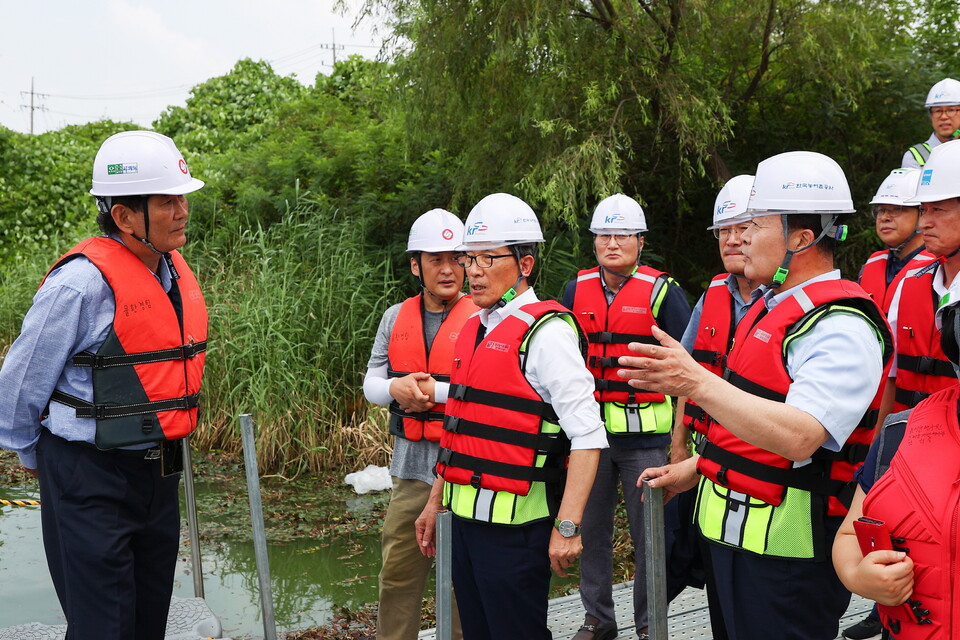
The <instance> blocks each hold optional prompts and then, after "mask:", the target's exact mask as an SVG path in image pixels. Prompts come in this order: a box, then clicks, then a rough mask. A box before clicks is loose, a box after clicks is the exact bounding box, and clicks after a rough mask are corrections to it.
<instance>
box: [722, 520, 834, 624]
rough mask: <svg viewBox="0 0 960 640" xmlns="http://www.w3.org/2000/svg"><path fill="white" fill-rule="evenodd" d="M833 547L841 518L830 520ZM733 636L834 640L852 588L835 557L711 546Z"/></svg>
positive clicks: (830, 539) (726, 618)
mask: <svg viewBox="0 0 960 640" xmlns="http://www.w3.org/2000/svg"><path fill="white" fill-rule="evenodd" d="M827 520H828V522H829V525H828V526H829V533H828V536H827V549H830V548H831V547H832V546H833V538H834V536H835V535H836V531H837V528H838V527H839V526H840V521H841V518H827ZM710 559H711V563H712V565H713V571H714V577H715V579H716V582H717V595H718V597H719V599H720V605H721V608H722V610H723V621H724V623H725V624H726V626H727V635H728V636H729V637H731V638H735V639H736V640H769V638H777V639H778V640H832V639H833V638H836V637H837V631H838V627H839V621H840V617H841V616H843V614H844V612H845V611H846V610H847V606H848V605H849V604H850V592H849V591H847V589H846V588H845V587H844V586H843V583H841V582H840V579H839V578H838V577H837V574H836V572H835V571H834V569H833V563H832V562H831V561H830V558H829V557H828V558H827V559H825V560H823V561H820V562H812V561H809V560H787V559H778V558H769V557H764V556H758V555H754V554H751V553H747V552H745V551H737V550H735V549H732V548H730V547H725V546H722V545H719V544H711V545H710Z"/></svg>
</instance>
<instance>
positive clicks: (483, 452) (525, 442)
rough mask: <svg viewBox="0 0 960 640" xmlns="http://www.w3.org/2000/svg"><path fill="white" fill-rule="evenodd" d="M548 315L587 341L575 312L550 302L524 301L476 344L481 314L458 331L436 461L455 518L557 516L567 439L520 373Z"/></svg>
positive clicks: (516, 521)
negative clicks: (528, 351)
mask: <svg viewBox="0 0 960 640" xmlns="http://www.w3.org/2000/svg"><path fill="white" fill-rule="evenodd" d="M554 318H561V319H563V320H564V321H565V322H567V324H569V325H570V327H571V328H572V329H573V330H574V331H576V332H577V334H578V336H579V337H580V340H581V344H585V339H584V338H583V335H582V333H581V331H580V327H579V325H577V322H576V320H574V318H573V315H572V314H571V313H570V312H569V311H567V310H566V309H564V308H563V307H561V306H560V305H559V304H558V303H556V302H553V301H544V302H536V303H533V304H528V305H524V306H523V307H521V308H520V309H519V310H517V311H515V312H514V313H512V314H510V315H509V316H507V317H506V318H504V319H503V320H502V321H501V322H500V324H498V325H497V326H496V327H495V328H494V329H493V330H492V331H491V332H490V333H488V334H486V335H485V336H484V338H483V339H482V340H481V341H480V343H479V345H477V346H476V348H474V345H475V344H476V337H477V332H478V329H479V326H480V319H479V318H478V317H473V318H471V319H470V320H468V321H467V323H466V324H465V325H464V327H463V329H462V330H461V336H460V338H459V339H458V341H457V346H456V350H455V356H456V357H455V360H454V368H453V371H452V374H451V383H452V384H451V395H450V397H449V399H448V402H447V421H446V423H445V425H444V432H443V435H442V436H441V439H440V455H439V459H438V462H437V473H438V475H440V476H441V477H443V479H444V480H445V484H444V504H445V505H446V506H448V507H449V508H450V509H451V511H453V513H454V514H455V515H457V516H459V517H462V518H469V519H474V520H481V521H484V522H491V523H495V524H503V525H521V524H526V523H528V522H533V521H535V520H543V519H546V518H551V517H553V516H554V515H556V510H557V509H558V508H559V500H560V492H561V491H562V487H563V482H564V477H565V468H566V459H567V453H568V451H569V441H568V440H567V439H566V436H565V435H564V434H563V432H562V430H561V429H560V425H559V423H558V422H557V418H556V415H555V414H554V413H553V408H552V407H551V406H550V405H549V404H546V403H545V402H543V399H542V398H541V397H540V395H539V394H538V393H537V392H536V390H535V389H534V388H533V387H532V386H531V385H530V383H529V381H528V380H527V379H526V377H525V375H524V372H523V367H524V363H525V359H526V353H527V348H528V344H529V341H530V339H531V337H532V336H534V335H535V334H536V332H537V330H538V329H539V328H540V327H542V326H543V325H544V324H545V323H546V322H548V321H550V320H552V319H554ZM491 371H494V372H496V374H497V375H490V372H491Z"/></svg>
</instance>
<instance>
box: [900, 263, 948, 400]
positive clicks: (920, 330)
mask: <svg viewBox="0 0 960 640" xmlns="http://www.w3.org/2000/svg"><path fill="white" fill-rule="evenodd" d="M937 271H938V269H934V270H932V271H928V272H927V273H925V274H923V275H922V276H920V277H919V278H917V277H915V274H914V273H908V274H907V275H906V276H905V277H904V279H903V286H902V288H901V292H900V306H899V307H898V308H897V326H896V327H893V330H894V331H895V332H896V336H897V338H896V346H897V377H896V378H895V379H894V380H895V382H896V399H895V401H894V403H893V410H894V411H904V410H906V409H909V408H911V407H914V406H916V405H917V403H918V402H920V400H922V399H923V398H925V397H926V396H928V395H930V394H931V393H935V392H937V391H939V390H941V389H945V388H946V387H950V386H953V385H955V384H956V383H957V378H956V377H955V375H954V372H953V366H952V365H951V364H950V361H949V360H947V357H946V356H945V355H943V349H941V348H940V332H939V331H938V330H937V327H936V325H935V324H934V314H935V313H936V301H935V300H934V297H935V296H936V294H935V293H934V292H933V277H934V274H935V273H937ZM917 369H922V371H918V370H917Z"/></svg>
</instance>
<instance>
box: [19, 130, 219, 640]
mask: <svg viewBox="0 0 960 640" xmlns="http://www.w3.org/2000/svg"><path fill="white" fill-rule="evenodd" d="M202 186H203V182H201V181H200V180H197V179H195V178H193V177H192V176H191V175H190V171H189V170H188V169H187V163H186V162H185V161H184V159H183V156H182V155H181V154H180V151H179V150H178V149H177V147H176V145H175V144H174V142H173V140H171V139H170V138H168V137H166V136H163V135H160V134H158V133H153V132H151V131H125V132H123V133H118V134H116V135H113V136H110V137H109V138H107V139H106V140H105V141H104V142H103V144H102V145H101V146H100V149H99V151H98V152H97V155H96V158H95V159H94V163H93V188H92V189H90V193H91V195H93V196H95V197H96V202H97V209H98V211H99V214H98V216H97V223H98V224H99V226H100V229H101V230H102V231H103V233H104V236H102V237H95V238H89V239H87V240H84V241H83V242H81V243H80V244H78V245H77V246H75V247H74V248H73V249H71V250H70V251H68V252H67V253H66V254H64V255H63V256H62V257H61V258H60V259H59V260H58V261H57V262H56V263H54V265H53V266H52V267H51V268H50V271H49V272H48V273H47V275H46V277H45V278H44V279H43V282H42V283H41V285H40V289H39V291H37V294H36V295H35V296H34V298H33V305H32V306H31V307H30V310H29V311H28V312H27V315H26V317H25V318H24V320H23V327H22V330H21V332H20V335H19V337H17V339H16V341H15V342H14V343H13V345H12V346H11V347H10V351H9V352H8V353H7V356H6V358H5V359H4V361H3V368H2V369H0V447H3V448H5V449H12V450H14V451H16V452H17V453H18V454H19V456H20V462H21V463H22V464H23V466H24V467H25V468H26V469H27V470H28V471H30V472H31V473H32V474H33V475H35V476H38V478H39V481H40V501H41V503H42V506H41V507H40V518H41V523H42V529H43V547H44V551H45V553H46V556H47V565H48V567H49V570H50V576H51V578H52V579H53V584H54V587H55V589H56V591H57V597H58V598H59V600H60V606H61V607H62V608H63V613H64V616H65V617H66V620H67V637H68V638H70V639H71V640H131V639H134V640H162V638H163V637H164V631H165V629H166V625H167V613H168V610H169V607H170V598H171V594H172V592H173V578H174V571H175V569H176V563H177V550H178V548H179V546H180V510H179V495H178V485H179V479H180V474H179V471H180V469H181V466H182V460H183V458H182V448H181V442H180V441H181V439H182V438H185V437H187V436H189V435H190V434H191V433H192V432H193V431H194V429H196V427H197V417H198V409H197V407H198V402H199V395H200V383H201V379H202V376H203V365H204V356H205V352H206V345H207V309H206V305H205V304H204V300H203V294H202V293H201V292H200V287H199V285H198V284H197V280H196V278H195V277H194V275H193V272H192V271H191V270H190V267H188V266H187V263H186V262H185V261H184V259H183V258H182V257H181V256H180V253H179V252H178V251H177V250H178V249H179V248H180V247H182V246H183V245H184V243H186V240H187V237H186V231H185V229H186V224H187V219H188V217H189V208H188V205H187V200H186V197H185V196H186V195H187V194H189V193H192V192H194V191H196V190H198V189H200V188H201V187H202Z"/></svg>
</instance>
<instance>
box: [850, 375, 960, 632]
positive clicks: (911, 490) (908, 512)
mask: <svg viewBox="0 0 960 640" xmlns="http://www.w3.org/2000/svg"><path fill="white" fill-rule="evenodd" d="M958 398H960V386H957V385H956V384H954V385H953V386H952V387H950V388H948V389H944V390H942V391H939V392H937V393H936V394H934V395H932V396H930V397H929V398H928V399H926V400H924V401H923V402H921V403H920V404H918V405H917V407H916V408H915V409H914V410H913V411H912V412H911V414H910V417H909V419H908V421H907V427H906V432H905V433H904V437H903V440H902V441H901V443H900V447H899V448H898V449H897V453H896V454H895V455H894V457H893V460H892V461H891V463H890V468H889V469H888V470H887V472H886V473H885V474H884V475H883V476H881V478H880V479H879V480H877V482H876V484H875V485H874V486H873V488H872V489H870V491H869V493H867V496H866V498H865V499H864V501H863V513H864V515H865V516H868V517H870V518H875V519H877V520H882V521H884V522H885V523H886V524H887V527H888V528H889V529H890V534H891V536H893V537H894V547H895V548H902V549H904V550H905V551H907V554H908V555H909V556H910V559H911V560H913V563H914V569H913V577H914V587H913V593H912V594H911V595H910V601H911V603H910V604H911V605H912V608H913V612H914V613H913V615H911V614H910V612H908V611H907V608H908V607H904V605H900V606H896V607H887V606H883V605H880V619H881V620H882V621H883V624H884V626H885V627H887V629H890V631H891V632H893V633H894V635H895V636H896V637H897V640H933V639H935V638H936V639H940V638H944V639H946V638H956V637H957V634H958V633H960V606H958V602H960V600H958V598H960V588H958V586H960V582H958V580H957V578H956V576H957V575H958V573H960V555H958V551H960V546H958V545H960V538H958V528H957V522H958V520H960V482H957V479H958V478H960V424H958V421H957V400H958ZM918 614H919V615H918ZM917 620H923V623H922V624H918V623H917Z"/></svg>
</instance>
